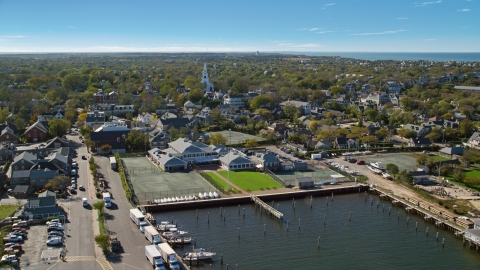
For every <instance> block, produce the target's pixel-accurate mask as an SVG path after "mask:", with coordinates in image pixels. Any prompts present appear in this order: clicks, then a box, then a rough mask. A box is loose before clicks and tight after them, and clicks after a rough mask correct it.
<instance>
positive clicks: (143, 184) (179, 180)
mask: <svg viewBox="0 0 480 270" xmlns="http://www.w3.org/2000/svg"><path fill="white" fill-rule="evenodd" d="M122 162H123V163H124V164H125V167H126V168H125V169H126V172H128V177H129V178H130V181H131V183H132V185H133V189H134V193H135V195H136V196H137V199H138V200H139V201H147V200H155V199H163V198H168V197H172V196H178V197H180V196H185V195H187V196H189V195H197V194H198V193H199V192H210V191H214V190H216V189H215V188H214V187H213V186H212V185H210V183H208V182H207V181H206V180H205V179H203V178H202V177H201V176H200V175H199V174H198V173H196V172H194V171H180V172H162V171H160V170H159V169H158V168H157V167H155V166H154V165H153V164H152V163H151V162H150V160H149V159H148V158H146V157H138V158H123V159H122Z"/></svg>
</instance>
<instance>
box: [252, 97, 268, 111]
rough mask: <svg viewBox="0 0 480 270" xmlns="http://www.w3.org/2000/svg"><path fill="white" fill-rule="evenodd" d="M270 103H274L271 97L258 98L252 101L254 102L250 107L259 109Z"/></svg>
mask: <svg viewBox="0 0 480 270" xmlns="http://www.w3.org/2000/svg"><path fill="white" fill-rule="evenodd" d="M270 102H272V98H271V97H270V96H269V95H261V96H256V97H254V98H253V99H252V102H250V107H252V108H254V109H258V108H260V107H261V106H262V105H266V104H268V103H270Z"/></svg>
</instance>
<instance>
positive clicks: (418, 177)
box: [409, 170, 430, 185]
mask: <svg viewBox="0 0 480 270" xmlns="http://www.w3.org/2000/svg"><path fill="white" fill-rule="evenodd" d="M409 173H410V175H411V176H412V177H413V183H414V184H416V185H421V184H423V183H428V182H429V181H430V175H428V173H427V172H425V171H423V170H419V171H410V172H409Z"/></svg>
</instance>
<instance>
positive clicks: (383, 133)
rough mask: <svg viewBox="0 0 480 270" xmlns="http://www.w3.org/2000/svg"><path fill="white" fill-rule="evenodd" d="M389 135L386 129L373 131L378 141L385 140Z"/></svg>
mask: <svg viewBox="0 0 480 270" xmlns="http://www.w3.org/2000/svg"><path fill="white" fill-rule="evenodd" d="M389 134H390V132H389V131H388V129H387V128H386V127H382V128H380V129H379V130H377V131H375V136H377V138H378V139H379V140H383V139H385V138H386V137H387V136H388V135H389Z"/></svg>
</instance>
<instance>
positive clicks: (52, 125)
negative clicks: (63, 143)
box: [48, 118, 70, 137]
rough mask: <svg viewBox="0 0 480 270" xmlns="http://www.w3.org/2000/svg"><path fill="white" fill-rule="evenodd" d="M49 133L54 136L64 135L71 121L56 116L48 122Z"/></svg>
mask: <svg viewBox="0 0 480 270" xmlns="http://www.w3.org/2000/svg"><path fill="white" fill-rule="evenodd" d="M48 126H49V128H48V133H49V134H50V135H52V136H53V137H62V136H63V135H65V134H67V130H68V128H69V127H70V122H69V121H67V120H61V119H58V118H54V119H52V120H50V121H49V122H48Z"/></svg>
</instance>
